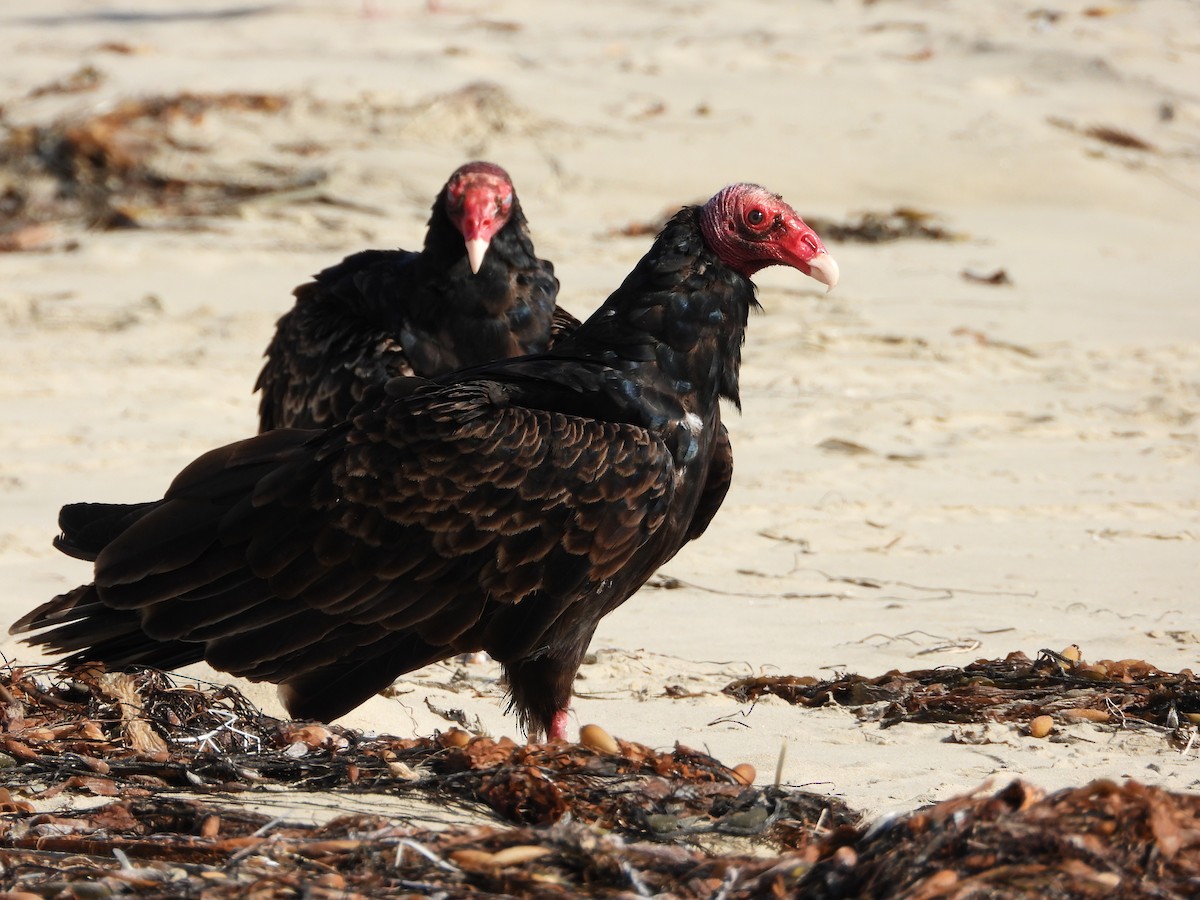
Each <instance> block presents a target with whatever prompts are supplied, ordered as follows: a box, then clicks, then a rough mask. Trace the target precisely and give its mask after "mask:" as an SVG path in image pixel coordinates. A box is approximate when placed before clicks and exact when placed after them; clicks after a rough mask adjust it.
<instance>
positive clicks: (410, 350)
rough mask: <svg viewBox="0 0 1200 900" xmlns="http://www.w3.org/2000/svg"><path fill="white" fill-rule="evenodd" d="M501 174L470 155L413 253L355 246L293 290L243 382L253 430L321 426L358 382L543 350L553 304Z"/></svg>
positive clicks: (565, 321) (561, 317) (545, 273)
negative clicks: (256, 395) (255, 370)
mask: <svg viewBox="0 0 1200 900" xmlns="http://www.w3.org/2000/svg"><path fill="white" fill-rule="evenodd" d="M557 294H558V279H556V278H555V277H554V266H553V265H551V264H550V263H549V262H547V261H545V260H542V259H538V257H537V256H536V254H535V253H534V249H533V241H532V239H531V238H530V236H529V228H528V225H527V223H526V221H525V216H524V214H523V213H522V212H521V204H520V202H519V201H518V200H517V195H516V192H515V191H514V189H513V185H512V179H510V178H509V176H508V173H507V172H505V171H504V170H503V169H502V168H500V167H499V166H496V165H493V164H492V163H486V162H471V163H467V164H466V165H463V166H460V167H459V168H458V169H457V170H455V172H454V173H453V174H452V175H451V176H450V178H449V180H448V181H447V182H446V184H445V186H444V187H443V188H442V190H441V192H440V193H439V194H438V196H437V199H436V200H435V201H434V203H433V210H432V213H431V214H430V217H429V226H428V229H427V231H426V233H425V245H424V247H423V248H422V250H421V251H420V252H412V251H407V250H365V251H363V252H361V253H356V254H354V255H353V256H348V257H346V259H344V260H342V261H341V262H340V263H338V264H337V265H336V266H331V267H330V268H328V269H325V270H324V271H323V272H321V273H320V274H319V275H317V276H316V277H315V278H314V279H313V280H312V281H310V282H308V283H307V284H302V285H301V286H300V287H298V288H296V291H295V295H296V303H295V305H294V306H293V307H292V309H290V310H289V311H288V312H286V313H285V314H284V315H283V316H282V317H281V318H280V320H279V323H278V325H277V326H276V330H275V336H274V337H273V338H272V340H271V343H270V345H269V346H268V347H267V351H266V354H265V355H266V357H267V362H266V364H265V365H264V366H263V369H262V372H261V373H260V374H259V376H258V381H257V382H256V383H255V385H254V389H255V390H257V391H262V399H261V400H260V402H259V408H258V412H259V430H260V431H270V430H271V429H272V428H329V427H331V426H333V425H339V424H341V423H342V422H343V421H345V418H346V415H347V414H348V413H349V412H350V408H351V407H352V406H353V405H354V404H355V403H357V402H358V401H359V400H360V399H361V398H362V395H363V392H364V391H365V390H366V388H367V386H368V385H372V384H378V383H382V382H383V381H386V380H387V379H388V378H391V377H393V376H395V375H421V376H425V377H432V376H434V375H442V374H444V373H446V372H452V371H454V370H455V369H462V368H465V367H467V366H475V365H479V364H481V363H486V362H491V361H492V360H494V359H505V358H507V357H510V356H521V355H524V354H526V353H537V352H539V351H541V350H545V349H546V347H547V346H548V345H549V342H550V339H551V332H552V328H553V329H554V330H563V329H569V328H572V327H574V326H575V325H577V324H578V322H577V321H576V320H575V319H574V317H573V316H571V315H570V313H567V312H565V311H563V310H558V309H557V308H556V307H555V305H554V298H555V297H556V295H557Z"/></svg>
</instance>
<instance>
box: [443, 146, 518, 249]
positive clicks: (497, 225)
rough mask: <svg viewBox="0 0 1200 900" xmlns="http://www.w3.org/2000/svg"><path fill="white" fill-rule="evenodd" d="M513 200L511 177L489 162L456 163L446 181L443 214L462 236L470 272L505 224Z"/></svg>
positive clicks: (509, 214) (510, 211)
mask: <svg viewBox="0 0 1200 900" xmlns="http://www.w3.org/2000/svg"><path fill="white" fill-rule="evenodd" d="M513 202H514V194H513V185H512V179H510V178H509V177H508V173H507V172H505V171H504V170H503V169H502V168H500V167H499V166H496V165H493V164H492V163H486V162H469V163H467V164H466V165H464V166H459V168H458V169H457V170H456V171H455V173H454V174H453V175H451V176H450V180H449V181H448V182H446V214H447V215H448V216H450V221H451V222H453V223H454V227H455V228H457V229H458V230H459V232H460V233H461V234H462V236H463V241H464V242H465V243H466V245H467V261H468V262H469V263H470V264H471V271H472V272H478V271H479V267H480V266H482V265H483V257H484V255H485V254H486V253H487V249H488V247H489V246H490V245H491V243H492V238H493V237H495V236H496V232H498V231H499V230H500V229H501V228H503V227H504V226H505V225H506V224H507V223H508V219H509V216H511V215H512V208H513Z"/></svg>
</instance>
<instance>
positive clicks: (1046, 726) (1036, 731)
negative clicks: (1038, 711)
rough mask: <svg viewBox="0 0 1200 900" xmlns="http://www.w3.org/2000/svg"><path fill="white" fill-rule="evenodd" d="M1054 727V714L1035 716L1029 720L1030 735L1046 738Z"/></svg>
mask: <svg viewBox="0 0 1200 900" xmlns="http://www.w3.org/2000/svg"><path fill="white" fill-rule="evenodd" d="M1053 729H1054V716H1046V715H1042V716H1034V717H1033V718H1032V719H1030V721H1029V736H1030V737H1035V738H1044V737H1045V736H1046V735H1048V734H1049V733H1050V732H1051V731H1052V730H1053Z"/></svg>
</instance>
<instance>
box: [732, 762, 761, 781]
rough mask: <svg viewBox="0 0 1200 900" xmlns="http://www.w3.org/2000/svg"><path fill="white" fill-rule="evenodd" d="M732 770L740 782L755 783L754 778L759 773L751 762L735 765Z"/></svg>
mask: <svg viewBox="0 0 1200 900" xmlns="http://www.w3.org/2000/svg"><path fill="white" fill-rule="evenodd" d="M732 772H733V777H734V778H735V779H737V781H738V783H739V784H754V779H755V777H756V776H757V775H758V772H756V771H755V769H754V766H752V765H750V763H740V764H738V765H736V766H734V767H733V769H732Z"/></svg>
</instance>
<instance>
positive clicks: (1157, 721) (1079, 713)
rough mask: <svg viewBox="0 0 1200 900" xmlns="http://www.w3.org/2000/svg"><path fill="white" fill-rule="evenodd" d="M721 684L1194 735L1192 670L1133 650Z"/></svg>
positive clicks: (900, 716)
mask: <svg viewBox="0 0 1200 900" xmlns="http://www.w3.org/2000/svg"><path fill="white" fill-rule="evenodd" d="M1073 646H1074V645H1073ZM1076 649H1077V648H1076ZM1068 650H1070V648H1068ZM725 693H726V694H729V695H730V696H732V697H735V698H736V699H738V700H739V701H741V702H744V703H745V702H751V701H754V700H756V699H758V698H759V697H762V696H764V695H771V696H775V697H780V698H782V699H783V700H786V701H787V702H789V703H793V704H796V705H799V706H812V707H816V706H824V705H826V704H830V703H833V704H837V705H838V706H845V707H852V708H856V709H859V710H860V711H861V714H862V715H863V716H864V717H867V718H871V719H874V720H878V721H879V723H880V725H881V726H882V727H884V728H887V727H889V726H891V725H896V724H898V723H900V722H927V723H947V724H955V725H961V724H978V723H982V722H989V721H997V722H1011V723H1024V722H1031V721H1032V720H1033V719H1035V718H1037V717H1042V716H1046V717H1050V718H1051V719H1052V722H1060V723H1063V724H1069V723H1078V722H1090V723H1092V724H1094V725H1097V726H1104V727H1108V728H1141V729H1145V730H1148V731H1151V732H1158V733H1160V734H1161V735H1162V736H1163V738H1164V739H1166V740H1167V741H1170V742H1172V743H1173V744H1176V745H1179V746H1190V745H1191V744H1192V743H1194V742H1195V741H1196V738H1195V728H1194V723H1193V722H1192V721H1191V720H1190V719H1188V718H1187V714H1189V713H1200V678H1197V676H1196V675H1194V674H1193V673H1192V672H1191V671H1189V670H1186V669H1185V670H1184V671H1182V672H1179V673H1170V672H1164V671H1162V670H1161V669H1158V668H1157V667H1155V666H1153V665H1151V664H1150V663H1148V662H1146V661H1145V660H1141V659H1124V660H1109V659H1105V660H1099V661H1097V662H1094V663H1089V662H1087V661H1086V660H1084V659H1083V658H1081V657H1077V658H1075V659H1071V658H1070V657H1069V656H1067V655H1064V654H1060V653H1056V652H1054V651H1051V650H1043V651H1041V653H1040V654H1039V655H1038V656H1037V658H1036V659H1032V660H1031V659H1029V657H1027V656H1026V655H1025V654H1024V653H1021V652H1020V651H1017V652H1014V653H1010V654H1008V655H1007V656H1006V657H1004V658H1003V659H992V660H984V659H981V660H977V661H976V662H973V663H971V664H970V665H968V666H964V667H963V668H955V667H950V666H944V667H939V668H937V669H922V670H918V671H913V672H899V671H896V670H893V671H891V672H888V673H887V674H885V675H881V676H878V677H876V678H866V677H863V676H861V675H844V676H841V677H839V678H833V679H822V680H818V679H816V678H813V677H812V676H793V675H783V676H779V675H772V676H760V677H754V678H743V679H740V680H738V681H735V682H733V683H731V684H729V685H727V686H726V687H725ZM1042 727H1043V726H1041V725H1039V726H1038V730H1040V729H1041V728H1042ZM1031 732H1032V728H1031ZM1047 733H1049V731H1047ZM1035 736H1036V735H1035Z"/></svg>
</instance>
